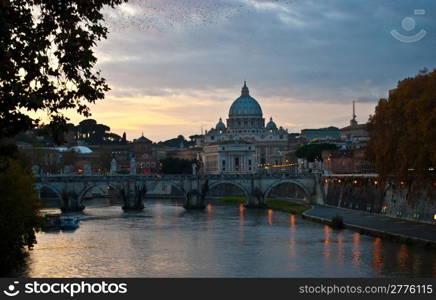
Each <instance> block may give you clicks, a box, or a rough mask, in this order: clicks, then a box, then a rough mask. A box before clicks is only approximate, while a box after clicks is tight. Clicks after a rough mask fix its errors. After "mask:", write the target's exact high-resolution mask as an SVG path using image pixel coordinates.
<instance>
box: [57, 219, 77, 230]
mask: <svg viewBox="0 0 436 300" xmlns="http://www.w3.org/2000/svg"><path fill="white" fill-rule="evenodd" d="M79 223H80V221H79V218H78V217H72V216H61V218H60V227H61V229H62V230H69V229H70V230H71V229H76V228H78V227H79Z"/></svg>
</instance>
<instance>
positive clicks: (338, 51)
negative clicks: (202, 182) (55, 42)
mask: <svg viewBox="0 0 436 300" xmlns="http://www.w3.org/2000/svg"><path fill="white" fill-rule="evenodd" d="M415 8H422V9H426V15H424V16H414V18H415V19H416V22H417V30H418V29H420V28H424V29H426V30H427V31H428V32H429V34H428V35H427V36H426V37H425V38H424V39H423V40H421V41H419V42H417V43H415V44H404V43H401V42H399V41H397V40H395V39H394V38H393V37H392V36H391V35H390V31H391V30H392V29H398V30H401V20H402V19H403V18H404V17H406V16H413V10H414V9H415ZM435 8H436V2H434V1H432V0H419V1H411V0H410V1H409V0H404V1H391V0H355V1H347V0H295V1H280V0H276V1H273V0H270V1H268V0H263V1H261V0H131V1H129V2H128V3H126V4H123V5H122V6H121V7H120V8H117V9H115V10H113V9H107V10H106V11H105V16H106V19H107V21H108V23H109V26H110V30H111V33H110V35H109V38H108V39H107V40H105V41H103V42H102V43H101V44H100V45H99V46H98V47H97V48H96V51H97V55H98V58H99V64H98V67H99V68H101V69H102V71H103V74H104V76H105V77H106V78H107V79H108V82H109V84H110V86H111V87H112V91H111V92H110V93H109V94H108V97H107V98H108V100H107V101H104V102H102V103H99V104H97V105H96V106H95V109H94V111H95V114H94V117H96V118H100V117H101V118H104V119H105V122H108V123H110V124H109V125H111V127H113V128H118V130H123V128H125V129H126V130H131V131H132V132H133V131H134V132H135V133H137V132H141V131H142V130H144V132H147V133H148V134H149V135H152V136H153V137H155V139H159V138H160V137H161V138H162V139H164V138H167V137H171V136H176V135H177V134H178V133H179V131H184V132H183V134H185V135H189V132H194V131H195V132H197V131H198V128H199V127H201V125H206V124H207V125H208V126H213V125H214V124H215V123H216V121H217V119H218V118H219V117H220V116H221V117H223V118H225V117H226V114H227V111H228V108H229V105H230V104H231V102H232V100H234V99H235V98H237V97H238V96H239V93H240V88H241V85H242V81H243V80H247V81H248V84H249V87H250V90H251V91H252V94H253V95H254V96H255V97H256V98H257V99H258V100H259V102H260V103H261V104H262V107H263V111H264V113H265V114H266V115H268V116H269V115H273V116H277V117H276V118H275V120H276V121H277V123H279V125H280V124H283V125H286V124H288V125H286V126H289V127H290V129H292V130H299V128H300V129H301V128H303V127H316V126H319V125H336V126H341V124H342V123H344V122H345V123H348V120H349V115H350V113H349V111H350V103H351V101H352V100H357V101H358V103H359V105H358V106H359V107H360V108H361V111H360V113H361V120H362V121H365V120H366V118H367V116H368V115H369V114H370V113H371V112H372V111H373V109H374V106H375V103H376V101H377V100H378V99H379V98H381V97H386V96H387V92H388V90H389V89H391V88H393V87H394V86H395V85H396V83H397V81H399V80H401V79H403V78H405V77H409V76H413V75H414V74H416V73H417V72H418V70H419V69H421V68H423V67H428V68H433V67H435V66H434V64H435V61H436V52H435V51H434V50H433V49H435V46H436V39H435V33H434V32H432V30H436V29H435V28H436V26H435V25H436V24H435V23H436V21H435V20H436V18H435V15H434V14H435V12H434V11H436V10H435ZM414 32H415V31H414ZM414 32H412V33H414ZM403 33H404V32H403ZM412 33H411V34H412ZM128 107H131V109H128ZM327 111H328V113H326V112H327ZM109 115H110V116H111V117H108V116H109ZM117 115H122V116H123V118H116V116H117ZM119 119H122V120H123V121H122V122H121V121H118V120H119ZM127 120H137V121H131V122H132V123H128V122H127ZM139 120H142V121H141V122H139ZM155 122H161V123H160V124H161V127H160V129H159V126H158V124H155ZM330 122H331V124H330ZM182 124H183V125H182ZM342 125H346V124H342ZM140 127H142V128H140ZM147 128H149V129H150V130H148V129H147Z"/></svg>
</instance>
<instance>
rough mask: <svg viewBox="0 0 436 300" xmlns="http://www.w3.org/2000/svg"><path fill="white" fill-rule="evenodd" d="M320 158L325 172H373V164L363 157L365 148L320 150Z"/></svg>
mask: <svg viewBox="0 0 436 300" xmlns="http://www.w3.org/2000/svg"><path fill="white" fill-rule="evenodd" d="M322 159H323V169H324V173H326V174H364V173H366V174H368V173H375V168H374V165H373V164H371V163H370V162H369V161H368V160H367V159H366V157H365V149H353V150H336V151H330V150H326V151H323V152H322Z"/></svg>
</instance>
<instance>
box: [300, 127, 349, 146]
mask: <svg viewBox="0 0 436 300" xmlns="http://www.w3.org/2000/svg"><path fill="white" fill-rule="evenodd" d="M340 138H341V131H340V130H339V128H337V127H334V126H330V127H327V128H319V129H303V130H301V135H300V140H301V143H302V144H308V143H313V142H317V143H320V142H322V143H330V142H332V141H337V140H339V139H340Z"/></svg>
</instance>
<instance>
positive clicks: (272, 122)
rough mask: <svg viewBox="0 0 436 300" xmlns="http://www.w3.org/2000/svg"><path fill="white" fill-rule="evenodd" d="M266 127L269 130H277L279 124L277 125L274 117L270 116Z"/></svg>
mask: <svg viewBox="0 0 436 300" xmlns="http://www.w3.org/2000/svg"><path fill="white" fill-rule="evenodd" d="M266 129H267V130H275V129H277V125H276V123H274V121H273V119H272V118H270V119H269V122H268V124H266Z"/></svg>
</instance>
